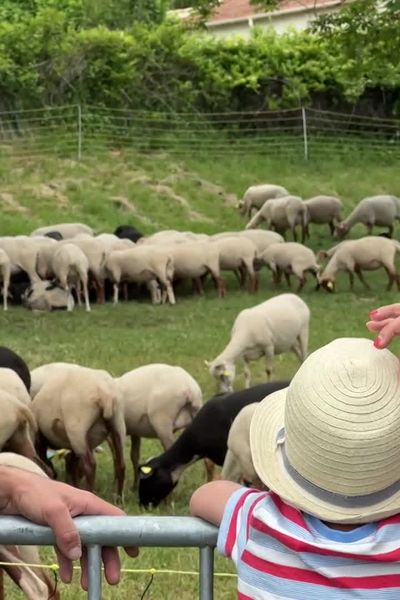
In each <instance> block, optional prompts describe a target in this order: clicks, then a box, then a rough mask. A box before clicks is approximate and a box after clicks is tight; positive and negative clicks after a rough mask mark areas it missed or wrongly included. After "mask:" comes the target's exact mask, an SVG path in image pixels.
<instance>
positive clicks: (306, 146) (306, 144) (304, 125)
mask: <svg viewBox="0 0 400 600" xmlns="http://www.w3.org/2000/svg"><path fill="white" fill-rule="evenodd" d="M301 118H302V121H303V143H304V158H305V160H308V133H307V116H306V109H305V108H304V106H302V107H301Z"/></svg>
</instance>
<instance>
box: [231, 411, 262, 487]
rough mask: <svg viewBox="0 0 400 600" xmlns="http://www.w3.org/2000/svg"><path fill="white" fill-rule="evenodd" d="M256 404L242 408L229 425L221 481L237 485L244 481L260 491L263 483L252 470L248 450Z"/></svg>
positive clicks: (249, 451) (251, 461)
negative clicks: (232, 482) (234, 482)
mask: <svg viewBox="0 0 400 600" xmlns="http://www.w3.org/2000/svg"><path fill="white" fill-rule="evenodd" d="M257 404H258V403H257V402H253V403H252V404H248V405H247V406H245V407H244V408H242V410H241V411H240V412H239V414H238V415H236V417H235V420H234V421H233V423H232V425H231V428H230V430H229V435H228V442H227V447H228V450H227V453H226V455H225V460H224V464H223V466H222V471H221V479H223V480H226V481H236V482H237V483H240V482H241V481H243V480H244V481H245V482H247V483H250V484H251V485H252V486H254V487H256V488H257V489H262V488H263V483H262V482H261V480H260V479H259V477H258V475H257V473H256V471H255V469H254V465H253V459H252V458H251V450H250V423H251V419H252V418H253V415H254V411H255V410H256V407H257Z"/></svg>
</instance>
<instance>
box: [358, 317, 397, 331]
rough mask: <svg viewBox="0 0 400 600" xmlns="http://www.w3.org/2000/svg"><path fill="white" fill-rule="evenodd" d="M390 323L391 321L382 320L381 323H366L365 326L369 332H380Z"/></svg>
mask: <svg viewBox="0 0 400 600" xmlns="http://www.w3.org/2000/svg"><path fill="white" fill-rule="evenodd" d="M392 321H393V319H384V320H383V321H367V323H366V324H365V325H366V327H367V329H368V330H369V331H380V330H381V329H383V327H386V325H388V324H389V323H391V322H392Z"/></svg>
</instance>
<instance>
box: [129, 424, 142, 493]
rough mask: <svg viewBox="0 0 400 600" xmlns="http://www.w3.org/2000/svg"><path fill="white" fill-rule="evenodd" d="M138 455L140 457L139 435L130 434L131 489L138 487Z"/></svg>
mask: <svg viewBox="0 0 400 600" xmlns="http://www.w3.org/2000/svg"><path fill="white" fill-rule="evenodd" d="M139 457H140V437H138V436H137V435H131V462H132V468H133V489H134V490H137V487H138V483H139V481H138V470H139Z"/></svg>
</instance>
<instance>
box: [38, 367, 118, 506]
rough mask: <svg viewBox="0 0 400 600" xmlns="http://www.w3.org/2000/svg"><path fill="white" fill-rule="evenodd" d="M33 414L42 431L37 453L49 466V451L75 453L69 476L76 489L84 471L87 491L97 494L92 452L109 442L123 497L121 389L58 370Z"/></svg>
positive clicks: (88, 374)
mask: <svg viewBox="0 0 400 600" xmlns="http://www.w3.org/2000/svg"><path fill="white" fill-rule="evenodd" d="M31 406H32V411H33V413H34V415H35V417H36V420H37V423H38V427H39V432H40V435H39V438H38V444H37V448H38V452H39V454H40V456H41V458H42V459H43V460H46V450H47V447H51V448H54V449H61V448H66V449H70V450H72V452H71V453H70V454H68V455H67V457H66V460H67V472H68V473H69V474H70V476H71V479H72V483H73V484H74V485H77V484H78V482H79V475H80V473H81V471H83V473H84V476H85V479H86V487H87V489H88V490H89V491H93V489H94V484H95V476H96V461H95V459H94V456H93V449H94V448H96V447H97V446H98V445H99V444H101V443H102V442H103V441H104V440H105V439H107V438H108V439H109V443H110V446H111V448H112V457H113V462H114V470H115V478H116V482H117V494H118V496H121V494H122V490H123V485H124V476H125V463H124V456H123V446H124V440H125V431H126V430H125V422H124V414H123V407H122V403H121V401H120V396H119V391H118V389H117V386H116V385H115V383H114V382H113V381H112V379H111V376H109V378H106V377H99V376H98V375H97V373H96V372H94V371H93V370H92V369H88V368H84V367H79V366H77V367H76V368H65V369H58V370H55V372H54V373H53V374H50V375H49V376H48V378H46V381H45V382H44V384H43V385H42V387H41V388H40V389H39V391H38V392H37V393H36V395H35V396H34V398H33V400H32V403H31Z"/></svg>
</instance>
